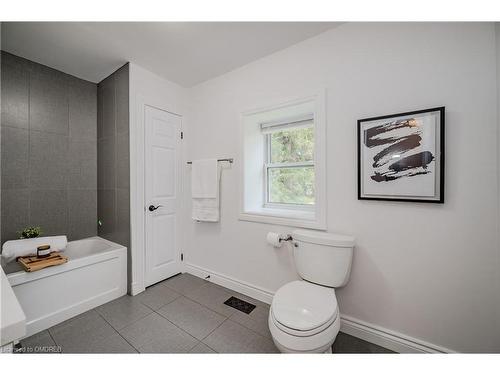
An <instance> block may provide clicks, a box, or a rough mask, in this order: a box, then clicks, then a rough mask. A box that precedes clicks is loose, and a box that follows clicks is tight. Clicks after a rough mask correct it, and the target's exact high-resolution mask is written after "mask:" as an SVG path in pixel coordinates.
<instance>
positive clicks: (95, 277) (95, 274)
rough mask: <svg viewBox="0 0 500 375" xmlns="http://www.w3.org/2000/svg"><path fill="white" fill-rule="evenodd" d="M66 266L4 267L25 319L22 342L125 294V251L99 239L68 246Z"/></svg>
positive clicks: (71, 243)
mask: <svg viewBox="0 0 500 375" xmlns="http://www.w3.org/2000/svg"><path fill="white" fill-rule="evenodd" d="M64 254H65V255H66V256H67V257H68V262H67V263H65V264H61V265H58V266H52V267H48V268H44V269H42V270H40V271H35V272H25V271H24V270H23V269H22V268H21V266H20V265H19V264H18V263H17V262H11V263H9V264H3V265H2V268H3V270H4V271H5V273H6V275H7V279H8V280H9V282H10V284H11V286H12V289H13V291H14V294H15V295H16V297H17V299H18V300H19V304H20V305H21V307H22V309H23V310H24V314H25V315H26V336H31V335H33V334H35V333H38V332H40V331H43V330H44V329H47V328H49V327H52V326H53V325H55V324H58V323H61V322H62V321H64V320H66V319H69V318H71V317H73V316H75V315H78V314H81V313H83V312H85V311H87V310H90V309H92V308H94V307H97V306H99V305H102V304H103V303H106V302H109V301H111V300H113V299H116V298H118V297H121V296H123V295H124V294H126V293H127V248H126V247H124V246H121V245H118V244H116V243H114V242H111V241H108V240H105V239H103V238H100V237H90V238H85V239H83V240H78V241H71V242H68V246H67V248H66V251H65V252H64Z"/></svg>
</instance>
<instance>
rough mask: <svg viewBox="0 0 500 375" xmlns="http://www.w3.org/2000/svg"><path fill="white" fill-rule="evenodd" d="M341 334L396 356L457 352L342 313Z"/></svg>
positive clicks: (260, 295)
mask: <svg viewBox="0 0 500 375" xmlns="http://www.w3.org/2000/svg"><path fill="white" fill-rule="evenodd" d="M184 272H187V273H190V274H192V275H194V276H198V277H201V278H203V279H205V278H206V277H207V276H210V281H211V282H213V283H214V284H218V285H221V286H223V287H226V288H228V289H232V290H234V291H236V292H238V293H242V294H245V295H247V296H249V297H252V298H255V299H257V300H259V301H262V302H265V303H268V304H270V303H271V301H272V299H273V295H274V292H271V291H269V290H264V289H262V288H259V287H257V286H255V285H252V284H248V283H245V282H243V281H241V280H238V279H235V278H232V277H229V276H226V275H222V274H219V273H217V272H213V271H211V270H208V269H205V268H202V267H199V266H196V265H194V264H190V263H185V264H184ZM340 331H341V332H344V333H346V334H348V335H351V336H354V337H357V338H359V339H362V340H365V341H368V342H371V343H372V344H375V345H379V346H381V347H383V348H386V349H389V350H392V351H395V352H397V353H454V351H453V350H451V349H448V348H444V347H441V346H438V345H434V344H431V343H429V342H425V341H422V340H419V339H416V338H413V337H410V336H407V335H404V334H402V333H399V332H395V331H391V330H389V329H386V328H384V327H380V326H377V325H375V324H371V323H367V322H364V321H361V320H359V319H356V318H353V317H350V316H346V315H342V314H341V325H340Z"/></svg>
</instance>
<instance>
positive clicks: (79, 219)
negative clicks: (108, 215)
mask: <svg viewBox="0 0 500 375" xmlns="http://www.w3.org/2000/svg"><path fill="white" fill-rule="evenodd" d="M96 233H97V191H96V190H68V239H70V240H71V241H73V240H79V239H81V238H87V237H92V236H95V235H96Z"/></svg>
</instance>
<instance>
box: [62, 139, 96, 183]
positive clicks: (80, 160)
mask: <svg viewBox="0 0 500 375" xmlns="http://www.w3.org/2000/svg"><path fill="white" fill-rule="evenodd" d="M67 160H68V162H69V166H68V189H93V190H96V187H97V143H96V140H95V138H94V139H89V140H87V139H83V140H82V139H80V138H74V137H71V138H70V139H69V146H68V157H67Z"/></svg>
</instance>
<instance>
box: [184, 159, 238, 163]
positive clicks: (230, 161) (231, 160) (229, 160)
mask: <svg viewBox="0 0 500 375" xmlns="http://www.w3.org/2000/svg"><path fill="white" fill-rule="evenodd" d="M217 161H227V162H229V163H231V164H232V163H233V161H234V159H233V158H227V159H217ZM187 163H188V164H193V162H192V161H188V162H187Z"/></svg>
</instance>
